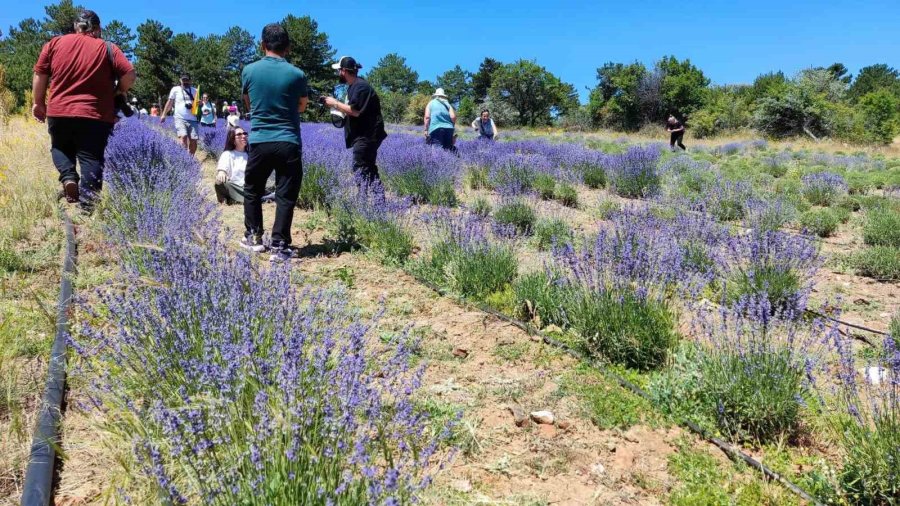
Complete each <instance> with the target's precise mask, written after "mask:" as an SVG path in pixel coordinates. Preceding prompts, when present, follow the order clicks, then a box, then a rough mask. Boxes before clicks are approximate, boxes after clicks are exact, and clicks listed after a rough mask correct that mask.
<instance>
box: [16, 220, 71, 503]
mask: <svg viewBox="0 0 900 506" xmlns="http://www.w3.org/2000/svg"><path fill="white" fill-rule="evenodd" d="M61 214H62V219H63V224H64V226H65V230H66V256H65V258H64V259H63V267H62V280H61V281H60V287H59V302H58V304H57V310H56V337H55V338H54V340H53V348H52V349H51V351H50V362H49V363H48V367H47V369H48V371H47V385H46V388H45V390H44V398H43V399H42V400H41V407H40V413H39V415H38V422H37V427H36V428H35V430H34V438H33V439H32V442H31V454H30V455H29V458H28V469H27V471H26V472H25V485H24V487H23V490H22V506H47V505H48V504H50V501H51V499H52V497H53V482H54V475H55V473H54V471H55V469H56V449H57V447H58V446H59V443H60V437H59V423H60V419H61V418H62V413H63V409H64V397H65V389H66V338H67V335H68V333H69V304H70V302H71V301H72V275H73V274H74V273H75V255H76V253H77V246H76V244H75V230H74V228H73V226H72V220H70V219H69V215H68V214H66V212H65V211H64V210H62V211H61Z"/></svg>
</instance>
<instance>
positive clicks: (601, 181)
mask: <svg viewBox="0 0 900 506" xmlns="http://www.w3.org/2000/svg"><path fill="white" fill-rule="evenodd" d="M582 181H584V184H585V186H587V187H588V188H593V189H595V190H596V189H597V188H603V187H604V186H606V172H605V171H604V170H603V167H600V166H599V165H589V166H587V167H585V168H584V170H583V172H582Z"/></svg>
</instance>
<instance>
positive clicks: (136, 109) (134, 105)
mask: <svg viewBox="0 0 900 506" xmlns="http://www.w3.org/2000/svg"><path fill="white" fill-rule="evenodd" d="M130 107H131V110H132V111H133V112H134V114H137V117H138V118H140V117H141V109H140V107H138V99H137V97H134V98H132V99H131V104H130Z"/></svg>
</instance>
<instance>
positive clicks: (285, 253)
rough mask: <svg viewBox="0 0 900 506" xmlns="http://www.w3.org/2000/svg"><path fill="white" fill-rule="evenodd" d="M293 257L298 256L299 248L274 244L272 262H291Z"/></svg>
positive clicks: (270, 258) (270, 259)
mask: <svg viewBox="0 0 900 506" xmlns="http://www.w3.org/2000/svg"><path fill="white" fill-rule="evenodd" d="M293 258H297V250H295V249H294V248H292V247H290V246H289V245H278V246H276V245H274V244H273V245H272V255H271V256H270V257H269V261H270V262H276V263H284V262H290V261H291V259H293Z"/></svg>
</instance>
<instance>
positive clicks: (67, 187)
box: [63, 179, 80, 204]
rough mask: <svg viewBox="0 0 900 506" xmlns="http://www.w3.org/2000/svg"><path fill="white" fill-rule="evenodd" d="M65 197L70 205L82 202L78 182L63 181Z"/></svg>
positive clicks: (71, 180)
mask: <svg viewBox="0 0 900 506" xmlns="http://www.w3.org/2000/svg"><path fill="white" fill-rule="evenodd" d="M63 196H65V197H66V202H68V203H70V204H75V203H77V202H78V201H79V200H80V198H79V197H80V194H79V192H78V181H75V180H73V179H69V180H67V181H63Z"/></svg>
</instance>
